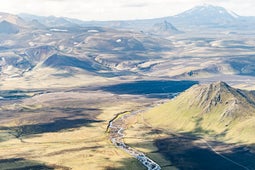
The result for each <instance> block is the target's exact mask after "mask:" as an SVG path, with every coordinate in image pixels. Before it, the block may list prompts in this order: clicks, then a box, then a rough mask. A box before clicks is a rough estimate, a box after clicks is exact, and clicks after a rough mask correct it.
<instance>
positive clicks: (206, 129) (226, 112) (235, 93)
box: [145, 82, 255, 142]
mask: <svg viewBox="0 0 255 170" xmlns="http://www.w3.org/2000/svg"><path fill="white" fill-rule="evenodd" d="M145 117H146V120H147V121H148V122H149V123H151V124H153V125H154V126H157V127H159V126H160V127H164V128H172V129H176V130H180V131H188V132H194V133H198V134H203V135H215V136H216V137H219V138H221V137H223V138H224V139H229V140H234V141H242V142H254V139H255V136H254V133H250V132H251V131H254V130H255V126H254V124H255V94H254V92H252V91H245V90H239V89H235V88H232V87H230V86H229V85H227V84H226V83H224V82H217V83H212V84H203V85H194V86H193V87H191V88H190V89H188V90H186V91H185V92H183V93H182V94H180V95H179V96H177V97H176V98H175V99H173V100H171V101H170V102H168V103H166V104H163V105H161V106H158V107H156V108H154V109H152V110H150V111H149V112H148V113H146V114H145Z"/></svg>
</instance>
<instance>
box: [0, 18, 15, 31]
mask: <svg viewBox="0 0 255 170" xmlns="http://www.w3.org/2000/svg"><path fill="white" fill-rule="evenodd" d="M18 32H19V28H18V26H16V25H14V24H12V23H10V22H7V21H2V22H1V23H0V33H4V34H17V33H18Z"/></svg>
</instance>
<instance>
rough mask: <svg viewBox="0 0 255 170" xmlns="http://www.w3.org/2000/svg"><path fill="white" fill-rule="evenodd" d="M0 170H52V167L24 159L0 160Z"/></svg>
mask: <svg viewBox="0 0 255 170" xmlns="http://www.w3.org/2000/svg"><path fill="white" fill-rule="evenodd" d="M0 168H1V170H53V169H55V168H54V167H50V166H47V165H44V164H43V163H40V162H36V161H31V160H26V159H24V158H11V159H0Z"/></svg>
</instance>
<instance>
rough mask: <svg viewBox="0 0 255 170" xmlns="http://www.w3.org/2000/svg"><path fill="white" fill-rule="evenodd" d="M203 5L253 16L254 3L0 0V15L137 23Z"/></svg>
mask: <svg viewBox="0 0 255 170" xmlns="http://www.w3.org/2000/svg"><path fill="white" fill-rule="evenodd" d="M202 3H209V4H213V5H219V6H223V7H225V8H228V9H230V10H232V11H234V12H236V13H237V14H240V15H254V16H255V11H254V10H253V8H252V7H253V6H255V1H254V0H246V2H245V3H244V2H243V0H224V1H222V0H0V4H1V5H0V11H3V12H9V13H32V14H37V15H46V16H47V15H55V16H66V17H73V18H80V19H84V20H113V19H139V18H155V17H162V16H170V15H175V14H177V13H180V12H182V11H185V10H187V9H189V8H192V7H193V6H195V5H198V4H202Z"/></svg>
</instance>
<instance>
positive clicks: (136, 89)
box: [99, 80, 198, 98]
mask: <svg viewBox="0 0 255 170" xmlns="http://www.w3.org/2000/svg"><path fill="white" fill-rule="evenodd" d="M195 84H198V82H197V81H170V80H144V81H134V82H129V83H121V84H115V85H110V86H103V87H100V88H99V90H103V91H107V92H111V93H115V94H131V95H143V96H145V97H149V98H172V97H174V96H175V95H176V94H178V93H180V92H183V91H185V90H186V89H188V88H190V87H191V86H193V85H195Z"/></svg>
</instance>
